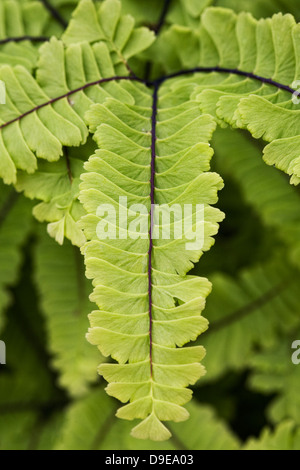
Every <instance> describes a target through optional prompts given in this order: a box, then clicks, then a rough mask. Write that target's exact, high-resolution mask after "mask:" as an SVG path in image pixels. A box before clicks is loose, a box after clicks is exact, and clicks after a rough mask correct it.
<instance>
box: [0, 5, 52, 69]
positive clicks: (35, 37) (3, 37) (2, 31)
mask: <svg viewBox="0 0 300 470" xmlns="http://www.w3.org/2000/svg"><path fill="white" fill-rule="evenodd" d="M48 21H49V14H48V12H47V11H46V10H45V9H44V8H43V5H42V4H41V3H40V2H37V1H28V2H26V3H24V4H23V3H21V4H20V2H19V1H17V0H2V1H1V4H0V65H1V66H2V65H22V66H23V67H25V68H26V69H27V70H29V71H32V70H33V68H34V67H35V66H36V63H37V59H38V47H39V45H40V42H42V41H43V39H44V40H46V39H47V34H46V29H47V23H48ZM26 37H27V38H28V39H27V40H24V41H23V40H22V41H21V39H22V38H26Z"/></svg>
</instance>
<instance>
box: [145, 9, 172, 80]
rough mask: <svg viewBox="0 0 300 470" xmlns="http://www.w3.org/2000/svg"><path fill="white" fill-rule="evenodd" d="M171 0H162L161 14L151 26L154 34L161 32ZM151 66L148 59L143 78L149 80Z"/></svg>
mask: <svg viewBox="0 0 300 470" xmlns="http://www.w3.org/2000/svg"><path fill="white" fill-rule="evenodd" d="M171 2H172V0H165V1H164V5H163V9H162V12H161V15H160V17H159V20H158V22H157V24H156V25H155V26H154V27H153V28H152V29H153V31H154V32H155V34H156V36H158V35H159V33H160V32H161V30H162V28H163V26H164V24H165V22H166V18H167V15H168V13H169V9H170V6H171ZM151 68H152V64H151V62H150V61H148V62H147V63H146V67H145V80H149V77H150V74H151Z"/></svg>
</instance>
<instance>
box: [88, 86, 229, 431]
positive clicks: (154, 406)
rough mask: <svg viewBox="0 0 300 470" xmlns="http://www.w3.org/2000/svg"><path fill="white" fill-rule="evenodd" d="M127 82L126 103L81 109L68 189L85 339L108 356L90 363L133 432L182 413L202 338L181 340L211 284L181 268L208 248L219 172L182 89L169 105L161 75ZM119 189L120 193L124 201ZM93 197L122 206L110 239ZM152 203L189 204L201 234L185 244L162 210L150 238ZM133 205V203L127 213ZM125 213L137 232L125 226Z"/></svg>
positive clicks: (198, 325)
mask: <svg viewBox="0 0 300 470" xmlns="http://www.w3.org/2000/svg"><path fill="white" fill-rule="evenodd" d="M128 85H129V84H123V86H124V87H126V86H128ZM130 86H131V89H132V93H133V96H134V98H135V104H134V105H128V104H125V103H120V102H118V101H117V100H114V99H107V101H106V102H105V103H104V104H103V105H94V106H93V107H92V108H91V110H90V111H89V112H88V113H87V119H88V121H89V122H90V127H91V130H92V131H95V136H94V138H95V140H96V142H97V144H98V146H99V149H100V150H97V151H96V153H95V155H94V156H92V157H91V158H90V159H89V161H88V163H86V165H85V169H86V171H87V173H85V174H84V175H82V180H83V183H82V185H81V192H80V200H81V201H82V203H83V205H84V208H85V210H86V211H87V213H88V215H86V216H84V217H83V218H82V222H81V224H82V226H83V228H84V231H85V234H86V237H87V239H88V240H89V241H88V242H87V244H86V245H85V246H84V247H83V249H82V251H83V253H84V255H85V262H86V267H87V277H88V278H91V279H93V285H94V292H93V294H92V295H91V300H92V301H94V302H95V303H96V304H97V305H98V307H99V309H100V310H99V311H95V312H93V313H92V314H91V315H90V321H91V327H92V328H91V330H90V332H89V335H88V339H89V341H90V342H91V343H93V344H95V345H97V346H98V347H99V349H100V351H101V352H102V354H103V355H104V356H109V355H110V356H112V358H113V359H115V360H116V361H117V362H118V364H102V365H101V366H100V367H99V372H100V374H101V375H103V376H104V378H105V379H106V380H107V381H108V382H109V385H108V387H107V392H108V393H109V394H110V395H113V396H115V397H116V398H118V399H119V400H121V401H122V402H124V403H126V402H127V401H129V402H130V403H129V404H128V405H125V406H124V407H122V408H120V410H119V411H118V413H117V416H119V417H120V418H124V419H129V420H132V419H134V418H140V419H142V420H143V421H142V422H141V423H140V424H139V425H137V426H136V427H135V428H134V429H133V431H132V435H133V436H135V437H137V438H142V439H147V438H150V439H152V440H165V439H168V438H169V437H170V432H169V431H168V430H167V428H166V427H165V426H164V425H163V424H162V422H161V421H172V420H173V421H182V420H185V419H187V417H188V412H187V411H186V410H185V409H184V408H183V407H182V405H184V404H185V403H186V402H188V401H189V400H190V398H191V391H190V390H187V389H186V387H187V386H188V385H189V384H194V383H195V382H196V381H197V380H198V379H199V377H201V375H203V373H204V369H203V367H202V366H201V365H200V361H201V359H202V358H203V356H204V349H203V348H202V347H201V346H198V347H186V348H182V346H183V345H184V344H186V343H188V342H190V341H192V340H195V339H196V338H197V336H198V335H199V334H200V333H202V332H203V331H205V330H206V328H207V321H206V320H205V319H204V318H203V317H202V316H201V311H202V310H203V308H204V304H205V298H206V296H207V295H208V294H209V292H210V289H211V285H210V283H209V281H208V280H206V279H204V278H201V277H196V276H187V275H186V272H187V271H189V270H190V269H191V268H192V267H193V263H195V262H197V261H198V260H199V258H200V256H201V255H202V252H203V251H206V250H208V249H209V248H210V246H211V245H212V243H213V239H212V236H213V235H215V234H216V232H217V230H218V222H220V221H221V220H222V219H223V214H222V213H221V212H220V211H219V210H218V209H215V208H212V207H211V206H210V204H214V203H216V201H217V191H218V190H219V189H221V188H222V186H223V183H222V180H221V178H220V177H219V176H218V175H217V174H214V173H209V172H207V171H208V169H209V161H210V158H211V156H212V153H213V152H212V149H211V148H210V146H209V144H208V142H209V140H210V139H211V137H212V134H213V131H214V130H215V123H214V121H213V119H212V118H211V117H210V116H207V115H201V113H200V112H199V106H198V104H197V103H196V102H194V101H188V102H185V101H182V103H181V104H178V105H175V107H174V106H173V104H172V103H173V98H174V97H173V96H170V94H169V90H168V88H167V87H165V86H164V85H162V86H161V88H160V89H159V84H156V86H155V88H154V92H152V90H149V89H148V88H147V87H146V86H144V85H138V84H135V85H133V84H132V83H130ZM133 88H134V90H133ZM119 196H122V197H125V198H127V203H128V205H127V208H126V207H125V205H124V202H123V201H124V200H119ZM102 204H110V205H111V206H112V208H114V209H115V210H116V211H117V213H119V209H120V210H125V211H126V213H127V217H128V226H127V225H126V226H123V224H122V223H119V221H116V222H114V221H112V222H111V225H112V226H114V227H113V228H115V229H116V230H118V231H119V234H120V236H117V238H116V239H107V240H103V239H101V237H100V239H99V238H98V236H97V233H99V232H98V228H97V227H98V225H99V223H100V222H101V220H102V222H103V218H102V219H101V216H99V212H98V208H99V206H101V205H102ZM136 204H139V206H132V205H136ZM141 204H142V205H143V206H142V208H141ZM153 204H155V205H162V206H163V207H165V208H166V207H171V206H172V205H174V204H178V205H179V206H180V207H181V208H183V206H184V205H185V204H191V205H192V209H193V212H192V213H193V221H192V227H193V230H196V229H199V228H200V226H201V227H202V228H203V227H204V235H205V236H204V243H203V246H202V247H201V246H196V247H193V248H192V249H191V250H187V249H186V243H187V242H188V238H189V237H190V235H191V233H190V232H189V231H188V230H187V231H186V232H184V234H183V237H182V238H177V237H176V236H175V223H174V221H173V222H171V221H169V222H168V221H167V222H166V221H164V222H163V224H164V225H166V226H168V227H169V229H170V236H169V237H168V238H169V239H161V238H157V239H156V238H154V233H155V230H157V229H158V228H159V224H161V222H159V221H158V219H156V215H155V213H156V212H155V211H156V210H157V209H155V208H154V205H153ZM197 204H204V222H203V221H200V222H199V221H198V219H196V215H197V211H198V210H199V209H198V206H197ZM131 206H132V207H131ZM136 211H138V212H139V211H141V214H140V216H139V218H138V221H137V220H136V217H137V213H136ZM182 218H183V216H181V218H180V220H179V221H178V220H177V224H178V223H181V224H182V223H183V220H182ZM137 223H138V224H140V229H138V232H140V236H139V235H138V237H136V236H133V237H132V238H131V235H132V231H133V227H134V225H136V224H137ZM189 230H190V229H189ZM126 237H127V239H126Z"/></svg>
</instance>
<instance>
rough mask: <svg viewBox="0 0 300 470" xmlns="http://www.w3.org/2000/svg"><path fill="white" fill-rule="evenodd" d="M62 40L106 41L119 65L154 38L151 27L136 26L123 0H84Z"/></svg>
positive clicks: (73, 41)
mask: <svg viewBox="0 0 300 470" xmlns="http://www.w3.org/2000/svg"><path fill="white" fill-rule="evenodd" d="M63 41H64V42H65V43H66V44H67V45H70V44H76V43H81V42H88V43H94V42H99V41H103V42H104V43H105V44H106V45H107V47H108V49H109V51H110V53H111V55H112V59H113V64H114V66H115V67H116V69H117V70H118V65H119V64H121V65H124V64H126V65H127V63H128V60H129V59H130V58H131V57H133V56H135V55H137V54H138V53H139V52H141V51H143V50H145V49H147V48H148V47H149V46H151V44H152V43H153V41H154V33H153V32H151V31H149V29H148V28H145V27H139V28H135V20H134V18H133V17H132V16H131V15H124V14H122V4H121V2H120V0H106V1H105V2H103V3H101V4H100V5H99V6H98V8H97V6H96V5H95V3H93V1H92V0H82V1H81V2H80V3H79V5H78V7H77V8H76V10H75V11H74V13H73V15H72V19H71V21H70V23H69V26H68V28H67V30H66V32H65V33H64V35H63Z"/></svg>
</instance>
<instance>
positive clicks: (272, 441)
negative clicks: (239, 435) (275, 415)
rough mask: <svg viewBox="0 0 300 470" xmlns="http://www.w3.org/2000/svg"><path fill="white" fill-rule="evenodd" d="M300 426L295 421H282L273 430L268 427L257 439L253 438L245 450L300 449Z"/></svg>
mask: <svg viewBox="0 0 300 470" xmlns="http://www.w3.org/2000/svg"><path fill="white" fill-rule="evenodd" d="M299 448H300V428H299V427H296V426H295V423H294V422H293V421H284V422H282V423H280V424H279V425H278V426H277V427H276V428H275V430H274V431H273V432H272V431H271V430H270V429H268V428H266V429H264V430H263V432H262V433H261V436H260V437H259V438H257V439H254V438H251V439H249V440H248V442H247V443H246V445H245V446H244V450H299Z"/></svg>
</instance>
